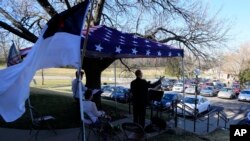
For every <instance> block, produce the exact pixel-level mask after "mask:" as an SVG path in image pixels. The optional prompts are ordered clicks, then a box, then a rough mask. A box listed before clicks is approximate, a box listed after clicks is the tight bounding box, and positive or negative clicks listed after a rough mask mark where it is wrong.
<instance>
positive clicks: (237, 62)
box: [222, 43, 250, 77]
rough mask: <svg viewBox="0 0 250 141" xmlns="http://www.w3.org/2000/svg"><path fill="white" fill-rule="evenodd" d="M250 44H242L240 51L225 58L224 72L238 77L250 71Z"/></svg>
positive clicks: (226, 55)
mask: <svg viewBox="0 0 250 141" xmlns="http://www.w3.org/2000/svg"><path fill="white" fill-rule="evenodd" d="M249 54H250V43H244V44H242V45H241V46H240V47H239V49H238V50H236V51H234V52H232V53H228V54H225V55H224V56H223V62H224V64H223V66H222V68H223V70H224V71H225V72H227V73H228V74H231V75H234V76H236V77H238V76H239V74H240V73H241V72H242V71H244V70H246V69H249V68H250V66H249V62H250V56H249Z"/></svg>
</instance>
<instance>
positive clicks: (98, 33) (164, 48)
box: [83, 25, 184, 58]
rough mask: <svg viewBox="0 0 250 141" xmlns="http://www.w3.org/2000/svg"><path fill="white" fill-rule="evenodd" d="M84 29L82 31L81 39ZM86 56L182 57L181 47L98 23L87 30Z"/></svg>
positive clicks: (84, 33)
mask: <svg viewBox="0 0 250 141" xmlns="http://www.w3.org/2000/svg"><path fill="white" fill-rule="evenodd" d="M85 36H86V30H84V31H83V39H84V38H85ZM85 55H86V56H87V57H98V58H100V57H108V58H161V57H162V58H163V57H183V56H184V51H183V49H177V48H174V47H171V46H169V45H165V44H162V43H159V42H155V41H152V40H149V39H145V38H142V37H139V36H137V35H133V34H130V33H125V32H121V31H118V30H116V29H113V28H110V27H107V26H105V25H99V26H94V27H91V28H90V30H89V36H88V44H87V52H86V54H85Z"/></svg>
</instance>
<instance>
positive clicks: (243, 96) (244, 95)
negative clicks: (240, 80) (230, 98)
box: [238, 89, 250, 101]
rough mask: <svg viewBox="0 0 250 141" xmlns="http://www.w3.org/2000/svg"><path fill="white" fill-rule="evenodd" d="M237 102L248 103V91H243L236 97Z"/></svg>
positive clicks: (249, 96)
mask: <svg viewBox="0 0 250 141" xmlns="http://www.w3.org/2000/svg"><path fill="white" fill-rule="evenodd" d="M238 100H239V101H250V89H244V90H242V91H241V92H240V94H239V95H238Z"/></svg>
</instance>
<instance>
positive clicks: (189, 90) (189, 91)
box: [185, 84, 200, 94]
mask: <svg viewBox="0 0 250 141" xmlns="http://www.w3.org/2000/svg"><path fill="white" fill-rule="evenodd" d="M195 87H196V84H192V85H190V86H189V87H187V88H186V89H185V93H187V94H195ZM199 93H200V86H199V85H197V94H199Z"/></svg>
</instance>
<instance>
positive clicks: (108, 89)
mask: <svg viewBox="0 0 250 141" xmlns="http://www.w3.org/2000/svg"><path fill="white" fill-rule="evenodd" d="M102 90H103V91H105V92H112V91H114V89H113V88H112V87H109V86H106V87H103V88H102Z"/></svg>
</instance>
